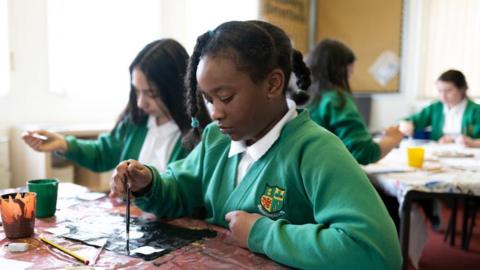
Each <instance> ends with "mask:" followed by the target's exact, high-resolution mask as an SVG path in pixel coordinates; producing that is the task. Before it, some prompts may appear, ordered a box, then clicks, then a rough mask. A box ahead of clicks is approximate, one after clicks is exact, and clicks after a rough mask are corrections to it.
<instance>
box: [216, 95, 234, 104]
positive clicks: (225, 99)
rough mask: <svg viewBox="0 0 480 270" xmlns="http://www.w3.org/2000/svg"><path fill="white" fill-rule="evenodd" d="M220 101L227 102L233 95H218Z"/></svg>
mask: <svg viewBox="0 0 480 270" xmlns="http://www.w3.org/2000/svg"><path fill="white" fill-rule="evenodd" d="M219 99H220V101H221V102H223V103H228V102H230V101H231V100H232V99H233V95H231V96H226V97H219Z"/></svg>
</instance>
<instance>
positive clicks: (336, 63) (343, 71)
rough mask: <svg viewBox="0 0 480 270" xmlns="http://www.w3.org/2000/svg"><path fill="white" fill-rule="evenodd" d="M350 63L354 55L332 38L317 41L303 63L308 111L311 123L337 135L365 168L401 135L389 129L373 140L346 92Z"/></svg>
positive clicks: (351, 67)
mask: <svg viewBox="0 0 480 270" xmlns="http://www.w3.org/2000/svg"><path fill="white" fill-rule="evenodd" d="M354 63H355V55H354V54H353V52H352V50H350V48H348V47H347V46H345V45H344V44H343V43H341V42H339V41H336V40H332V39H325V40H323V41H322V42H320V43H319V44H318V45H317V46H316V47H315V48H314V49H313V51H312V52H311V53H310V55H309V56H308V60H307V65H308V66H309V68H310V69H311V71H312V77H313V85H312V91H311V92H313V96H312V99H311V102H310V104H309V105H308V109H309V111H310V116H311V117H312V119H313V121H315V122H316V123H317V124H319V125H321V126H322V127H324V128H326V129H328V130H329V131H331V132H332V133H333V134H335V135H337V136H338V137H339V138H340V139H341V140H342V141H343V143H344V144H345V145H346V146H347V148H348V150H349V151H350V152H351V153H352V155H353V156H354V157H355V159H356V160H357V161H358V163H360V164H363V165H366V164H369V163H373V162H376V161H378V160H379V159H380V158H382V157H384V156H385V155H386V154H388V152H390V151H391V150H392V149H393V148H395V147H396V146H397V145H398V144H399V143H400V142H401V140H402V138H403V134H402V133H401V132H400V131H399V130H398V127H396V126H392V127H389V128H387V129H386V130H385V132H384V133H385V134H384V136H383V138H382V139H381V140H380V141H379V142H375V141H373V138H372V135H371V134H370V132H369V131H368V128H367V126H366V125H365V122H364V121H363V119H362V118H361V116H360V114H359V113H358V110H357V106H356V105H355V102H354V100H353V98H352V92H351V90H350V83H349V81H348V80H349V77H350V75H351V74H352V73H353V67H354Z"/></svg>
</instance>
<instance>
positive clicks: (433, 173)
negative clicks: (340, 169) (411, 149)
mask: <svg viewBox="0 0 480 270" xmlns="http://www.w3.org/2000/svg"><path fill="white" fill-rule="evenodd" d="M412 145H416V146H419V145H420V146H421V147H424V149H425V161H424V165H423V167H422V168H421V169H415V168H412V167H409V166H408V165H407V147H408V146H412ZM364 170H365V171H366V172H367V173H368V174H369V176H370V179H371V180H372V181H373V184H374V185H375V186H376V187H377V188H378V189H379V190H380V191H381V192H384V193H385V194H387V195H390V196H394V197H396V198H397V200H398V203H399V213H400V236H399V237H400V244H401V248H402V254H403V257H404V262H407V259H405V258H408V256H409V241H410V239H409V238H410V237H409V236H410V232H411V227H410V223H411V222H412V218H416V217H414V216H412V212H411V211H412V204H413V203H414V202H415V201H418V200H422V199H461V200H468V199H478V198H480V149H473V148H466V147H463V146H459V145H455V144H449V145H440V144H438V143H435V142H426V143H425V142H418V141H413V142H412V141H404V142H402V144H401V146H400V147H399V148H397V149H394V150H393V151H392V152H391V153H389V154H388V155H387V156H386V157H385V158H383V159H382V160H380V161H379V162H377V163H374V164H370V165H367V166H364ZM415 224H419V223H415ZM424 225H425V226H426V224H424ZM453 226H454V227H455V225H453ZM464 232H465V230H464ZM452 240H453V241H454V238H452ZM410 248H411V247H410ZM419 255H420V254H419ZM419 255H418V256H416V259H415V260H413V259H412V263H413V264H414V265H417V266H418V260H419V258H420V256H419ZM410 257H412V253H410ZM414 257H415V256H414ZM404 268H406V264H405V263H404Z"/></svg>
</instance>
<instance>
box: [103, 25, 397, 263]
mask: <svg viewBox="0 0 480 270" xmlns="http://www.w3.org/2000/svg"><path fill="white" fill-rule="evenodd" d="M292 71H293V72H294V73H295V77H296V78H297V86H298V87H299V88H301V89H307V88H308V86H309V84H310V76H309V70H308V68H307V67H306V66H305V63H304V62H303V58H302V54H301V53H300V52H298V51H297V50H294V49H292V46H291V42H290V39H289V38H288V37H287V35H286V34H285V32H283V30H281V29H279V28H278V27H276V26H273V25H272V24H269V23H266V22H260V21H246V22H239V21H232V22H226V23H223V24H221V25H220V26H218V27H217V28H216V29H215V30H213V31H209V32H206V33H204V34H203V35H201V36H200V37H199V38H198V39H197V44H196V45H195V48H194V51H193V54H192V56H191V58H190V63H189V68H188V72H187V77H186V83H187V86H188V96H189V98H188V100H189V106H188V108H189V109H188V112H189V114H190V115H191V116H192V127H193V129H194V130H196V131H197V132H198V133H197V134H199V135H200V131H201V129H200V128H199V127H198V123H197V117H198V110H197V106H198V104H199V103H201V102H202V96H203V97H204V98H205V99H206V100H207V101H208V102H209V103H211V104H212V105H213V110H212V112H211V117H212V119H213V120H215V122H214V123H212V124H210V125H208V126H207V127H206V128H205V129H204V130H203V132H202V141H201V143H200V144H199V145H197V146H196V148H195V149H194V150H193V151H192V152H191V153H190V154H189V155H188V156H187V157H186V158H185V159H184V160H181V161H177V162H174V163H171V164H170V165H169V166H168V169H167V170H166V171H163V172H162V171H159V170H157V169H156V168H155V167H153V166H145V165H143V164H142V163H140V162H138V161H135V160H129V161H125V162H122V163H120V164H119V165H118V166H117V168H116V171H115V173H114V177H113V180H112V184H111V186H112V191H111V192H112V195H119V194H124V193H125V190H124V188H123V184H124V177H125V176H127V177H128V184H129V185H130V187H131V190H132V191H133V192H132V195H133V196H134V197H135V202H136V204H137V205H138V206H139V207H140V208H141V209H143V210H145V211H148V212H152V213H154V214H156V215H157V216H158V217H168V218H175V217H181V216H191V215H193V214H194V213H195V212H196V210H197V209H199V208H204V209H205V210H206V218H205V220H206V221H207V222H210V223H213V224H217V225H219V226H223V227H227V228H229V230H230V232H231V234H230V235H231V236H232V238H233V239H234V240H235V241H236V243H237V244H238V245H239V246H241V247H245V248H248V249H250V250H251V251H252V252H257V253H261V254H265V255H266V256H268V257H269V258H271V259H272V260H274V261H277V262H279V263H282V264H285V265H288V266H291V267H295V268H301V269H399V268H400V266H401V263H402V258H401V255H400V248H399V243H398V238H397V234H396V231H395V227H394V225H393V222H392V221H391V219H390V218H389V216H388V213H387V211H386V210H385V207H384V206H383V204H382V202H381V200H380V199H379V197H378V195H377V193H376V192H375V190H374V189H373V186H372V185H371V184H370V182H369V180H368V179H367V177H366V175H365V173H363V171H362V170H361V168H360V167H359V165H358V164H357V162H356V161H355V160H354V159H353V158H352V156H351V155H350V153H349V152H348V151H347V149H346V148H345V146H344V145H343V144H342V143H341V141H340V140H338V139H337V137H335V136H334V135H333V134H331V133H330V132H329V131H327V130H325V129H324V128H322V127H320V126H318V125H317V124H315V123H314V122H313V121H312V120H311V119H310V116H309V114H308V112H306V111H303V110H297V109H296V105H295V103H293V102H291V101H287V99H286V97H285V91H286V89H287V84H288V81H289V79H290V74H291V72H292ZM296 94H299V93H296ZM294 96H295V97H297V95H294Z"/></svg>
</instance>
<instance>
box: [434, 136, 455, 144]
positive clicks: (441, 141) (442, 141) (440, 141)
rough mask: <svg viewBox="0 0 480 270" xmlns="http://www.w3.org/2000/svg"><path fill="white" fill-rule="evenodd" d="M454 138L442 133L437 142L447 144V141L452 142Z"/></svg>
mask: <svg viewBox="0 0 480 270" xmlns="http://www.w3.org/2000/svg"><path fill="white" fill-rule="evenodd" d="M454 142H455V140H454V139H453V138H452V137H450V136H448V135H443V136H442V137H441V138H440V139H439V140H438V143H440V144H449V143H454Z"/></svg>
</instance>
